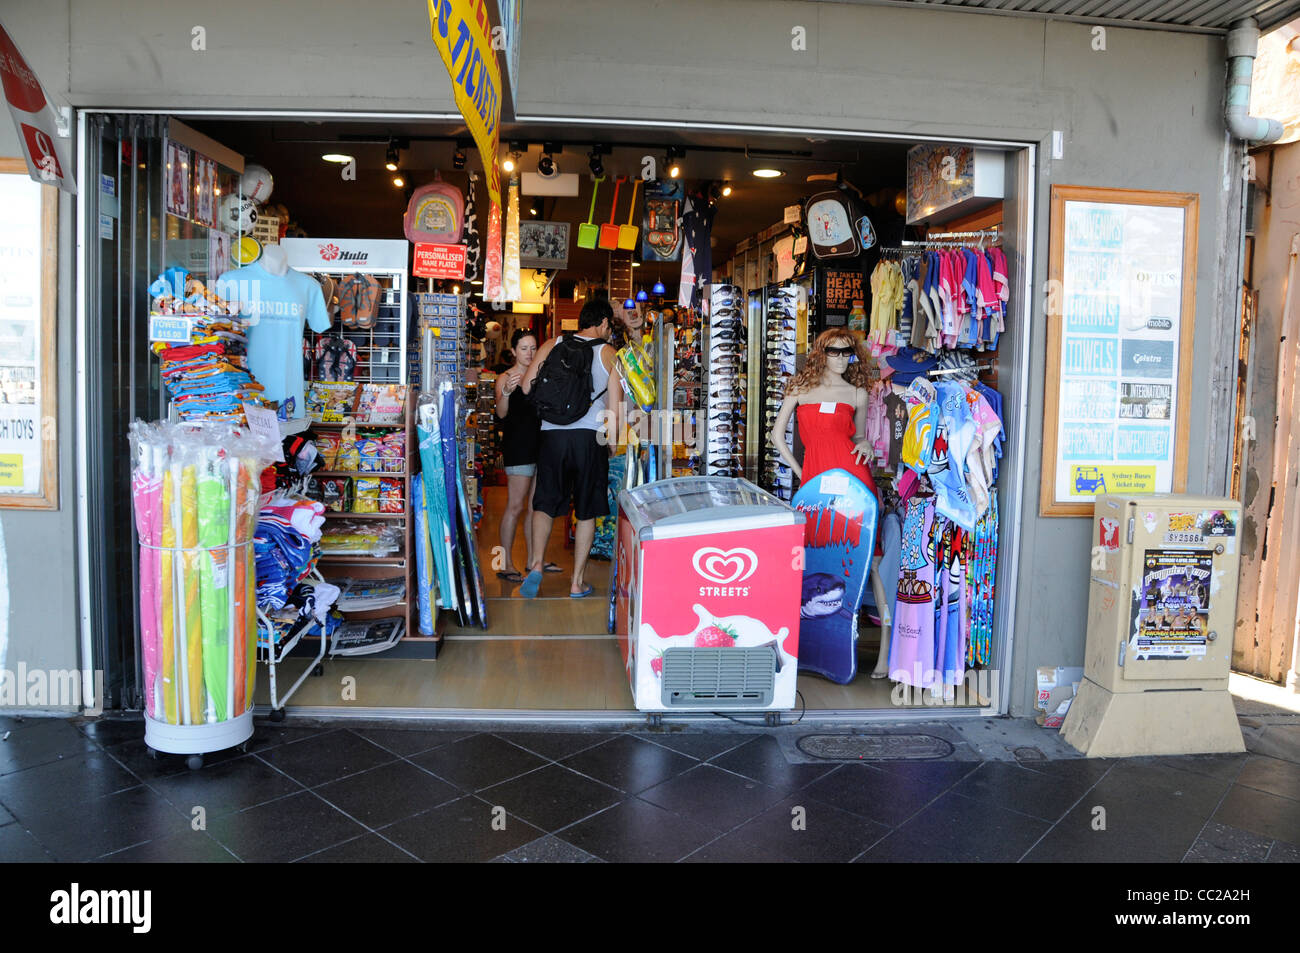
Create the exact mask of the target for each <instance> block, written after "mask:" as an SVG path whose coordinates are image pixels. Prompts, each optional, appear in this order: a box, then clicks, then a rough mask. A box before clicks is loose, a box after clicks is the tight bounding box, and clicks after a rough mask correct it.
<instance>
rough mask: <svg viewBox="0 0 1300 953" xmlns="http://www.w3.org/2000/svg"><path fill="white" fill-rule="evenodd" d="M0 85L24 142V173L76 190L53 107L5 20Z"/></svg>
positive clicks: (1, 34) (1, 29) (0, 41)
mask: <svg viewBox="0 0 1300 953" xmlns="http://www.w3.org/2000/svg"><path fill="white" fill-rule="evenodd" d="M0 85H3V87H4V93H5V102H6V103H8V104H9V114H10V115H11V116H13V120H14V127H15V128H16V129H17V130H18V138H19V140H20V141H21V142H22V144H23V155H24V158H26V160H27V173H28V174H29V175H30V176H31V177H32V178H33V179H35V180H36V181H37V182H41V183H43V184H45V185H57V186H58V187H59V188H61V189H63V190H64V191H65V192H72V193H74V194H75V193H76V191H77V182H76V179H75V178H74V177H73V174H72V163H71V161H70V158H69V155H68V150H67V145H66V144H65V143H64V141H63V140H61V139H60V138H59V133H58V121H57V120H56V119H55V115H54V108H53V107H52V106H51V105H50V102H49V99H48V98H47V97H46V95H45V90H44V89H42V88H41V82H40V80H39V79H37V78H36V73H34V72H33V71H32V68H31V67H30V66H28V65H27V61H26V60H25V59H23V55H22V53H20V52H18V45H17V44H16V43H14V41H13V38H12V37H11V36H10V35H9V33H8V31H6V30H5V28H4V24H0Z"/></svg>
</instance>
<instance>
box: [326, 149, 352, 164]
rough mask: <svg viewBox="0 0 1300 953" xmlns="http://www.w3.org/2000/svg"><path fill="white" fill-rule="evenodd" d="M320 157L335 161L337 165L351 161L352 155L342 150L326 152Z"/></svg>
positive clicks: (327, 160)
mask: <svg viewBox="0 0 1300 953" xmlns="http://www.w3.org/2000/svg"><path fill="white" fill-rule="evenodd" d="M321 158H322V159H324V160H325V161H326V162H337V163H338V164H339V165H347V164H348V163H349V162H351V161H352V156H350V155H347V154H345V153H342V152H327V153H325V155H323V156H321Z"/></svg>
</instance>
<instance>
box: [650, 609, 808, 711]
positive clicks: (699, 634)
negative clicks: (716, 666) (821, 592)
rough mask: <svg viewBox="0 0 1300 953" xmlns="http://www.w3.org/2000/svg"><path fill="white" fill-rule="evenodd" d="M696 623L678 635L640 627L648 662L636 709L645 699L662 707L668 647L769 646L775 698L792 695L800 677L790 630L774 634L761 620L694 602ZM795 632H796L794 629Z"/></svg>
mask: <svg viewBox="0 0 1300 953" xmlns="http://www.w3.org/2000/svg"><path fill="white" fill-rule="evenodd" d="M691 608H692V609H693V611H694V612H695V615H696V618H697V619H698V623H697V624H696V626H695V628H694V629H692V630H691V631H690V632H686V633H682V634H680V635H672V634H667V633H665V634H664V635H660V634H659V633H658V632H656V631H655V629H654V626H652V625H650V624H648V623H646V624H643V625H642V627H641V637H640V642H641V645H640V648H641V651H640V652H639V653H638V654H639V655H640V657H642V658H647V659H649V660H650V664H648V665H645V666H642V668H641V671H640V673H639V675H638V677H637V681H636V685H635V688H634V692H635V694H636V697H637V707H638V708H640V707H641V704H642V699H644V700H645V701H646V703H647V705H648V707H651V708H662V707H663V705H662V703H661V698H662V693H663V681H662V680H663V657H664V653H666V652H667V651H668V650H669V649H670V648H723V649H730V648H754V647H757V646H770V647H771V649H772V652H773V654H774V655H775V657H776V685H775V689H774V691H773V693H772V694H773V697H774V698H780V697H781V696H782V695H783V694H784V693H786V692H789V693H790V694H793V692H794V684H795V679H796V678H798V675H799V664H798V662H799V660H798V658H797V657H796V656H795V655H794V654H792V653H791V652H790V651H789V649H790V648H795V649H797V648H798V638H797V635H796V637H795V638H794V639H791V637H790V628H789V627H788V626H782V627H781V628H780V629H778V630H777V631H775V632H773V631H772V630H771V629H770V628H768V627H767V625H766V623H764V622H763V621H762V620H761V619H755V618H753V617H752V616H748V615H728V616H717V615H714V614H713V613H712V612H710V611H709V610H708V609H707V608H706V607H704V606H703V605H700V604H699V603H696V604H695V605H693V606H692V607H691ZM795 631H796V633H797V631H798V630H797V629H796V630H795Z"/></svg>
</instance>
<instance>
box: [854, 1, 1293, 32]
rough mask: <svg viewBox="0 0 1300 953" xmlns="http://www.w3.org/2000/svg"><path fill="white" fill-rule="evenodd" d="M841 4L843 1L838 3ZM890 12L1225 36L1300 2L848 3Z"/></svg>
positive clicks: (1275, 19)
mask: <svg viewBox="0 0 1300 953" xmlns="http://www.w3.org/2000/svg"><path fill="white" fill-rule="evenodd" d="M841 2H843V0H841ZM847 2H850V3H853V2H857V3H867V4H870V5H874V6H889V7H932V8H934V9H942V10H963V11H969V12H972V13H985V14H1001V15H1005V16H1024V17H1036V18H1050V19H1053V20H1072V21H1075V22H1080V23H1101V24H1109V25H1114V26H1129V27H1143V28H1146V29H1155V30H1187V31H1195V32H1201V33H1226V32H1227V31H1228V29H1229V27H1231V26H1232V24H1233V21H1235V20H1240V19H1241V18H1242V17H1254V18H1255V19H1256V20H1258V21H1259V26H1260V29H1261V30H1263V31H1265V32H1267V31H1269V30H1271V29H1272V28H1273V27H1277V26H1281V25H1282V24H1284V23H1288V22H1290V21H1291V20H1293V19H1295V18H1296V17H1300V0H847Z"/></svg>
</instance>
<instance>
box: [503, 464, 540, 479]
mask: <svg viewBox="0 0 1300 953" xmlns="http://www.w3.org/2000/svg"><path fill="white" fill-rule="evenodd" d="M505 470H506V476H525V477H530V476H537V464H535V463H521V464H519V465H518V466H515V467H506V468H505Z"/></svg>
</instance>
